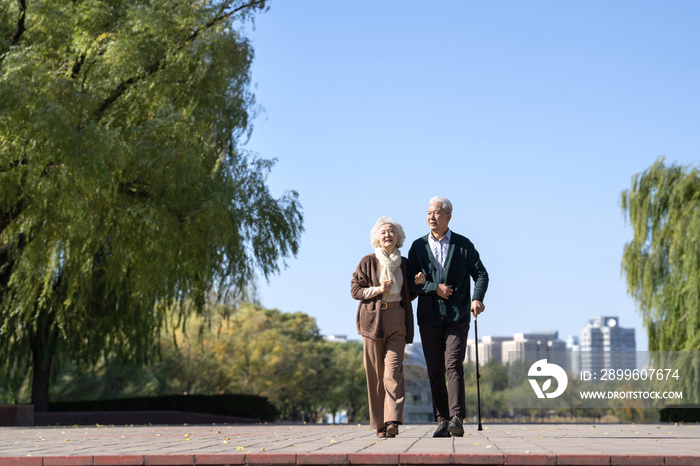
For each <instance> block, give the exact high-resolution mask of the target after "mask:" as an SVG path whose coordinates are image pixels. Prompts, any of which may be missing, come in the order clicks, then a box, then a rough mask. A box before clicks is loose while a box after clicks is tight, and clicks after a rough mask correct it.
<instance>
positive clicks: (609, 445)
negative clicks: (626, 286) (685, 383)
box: [0, 424, 700, 466]
mask: <svg viewBox="0 0 700 466" xmlns="http://www.w3.org/2000/svg"><path fill="white" fill-rule="evenodd" d="M433 428H434V426H433V425H422V424H421V425H406V426H402V428H401V434H400V435H399V436H398V437H397V438H393V439H385V440H378V439H377V438H376V436H375V433H374V431H372V430H370V429H369V428H368V426H367V425H357V424H355V425H333V426H329V425H298V424H294V425H287V424H269V425H260V424H258V425H221V424H216V425H191V426H188V425H169V426H164V425H163V426H161V425H159V426H72V427H65V426H64V427H58V426H55V427H4V428H0V466H73V465H75V466H78V465H81V466H98V465H104V466H110V465H163V466H165V465H172V466H180V465H196V464H210V465H212V464H217V465H223V464H231V465H236V464H240V465H243V464H245V465H256V466H257V465H261V466H262V465H279V466H286V465H307V464H308V465H332V464H345V465H348V464H350V465H382V464H391V465H394V464H396V465H398V464H400V465H425V464H438V465H440V464H497V465H511V464H521V465H525V464H537V465H544V464H569V465H598V464H605V465H616V464H620V465H623V464H635V465H642V464H654V465H656V464H662V465H685V464H697V465H700V425H698V424H687V425H683V424H679V425H673V424H600V425H593V424H559V425H551V424H492V425H487V426H485V428H484V430H483V431H481V432H479V431H477V430H476V427H475V426H465V430H466V433H465V436H464V437H462V438H446V439H434V438H432V432H433Z"/></svg>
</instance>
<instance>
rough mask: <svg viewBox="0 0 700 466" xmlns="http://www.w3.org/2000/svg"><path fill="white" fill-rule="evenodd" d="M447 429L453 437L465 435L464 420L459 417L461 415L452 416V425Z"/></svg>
mask: <svg viewBox="0 0 700 466" xmlns="http://www.w3.org/2000/svg"><path fill="white" fill-rule="evenodd" d="M447 430H448V431H449V432H450V434H452V436H453V437H463V436H464V428H463V427H462V420H461V419H460V418H459V416H452V419H451V420H450V426H449V427H448V428H447Z"/></svg>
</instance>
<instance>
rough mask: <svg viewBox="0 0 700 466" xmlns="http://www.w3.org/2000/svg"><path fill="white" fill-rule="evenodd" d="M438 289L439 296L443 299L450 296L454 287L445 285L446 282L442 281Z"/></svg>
mask: <svg viewBox="0 0 700 466" xmlns="http://www.w3.org/2000/svg"><path fill="white" fill-rule="evenodd" d="M436 291H437V294H438V296H440V297H441V298H443V299H447V298H449V297H450V296H451V295H452V293H453V290H452V287H451V286H450V285H445V284H444V283H440V284H439V285H438V287H437V290H436Z"/></svg>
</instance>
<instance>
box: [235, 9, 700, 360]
mask: <svg viewBox="0 0 700 466" xmlns="http://www.w3.org/2000/svg"><path fill="white" fill-rule="evenodd" d="M699 20H700V3H697V2H690V1H685V2H683V1H677V2H645V1H634V2H632V1H616V2H602V1H585V2H555V1H527V2H515V1H512V2H503V1H489V2H474V1H466V0H464V1H445V2H439V3H430V2H417V1H409V0H403V1H384V2H370V1H364V0H363V1H359V0H354V1H352V2H350V1H327V0H325V1H324V0H319V1H311V0H297V1H293V2H290V1H273V2H272V3H271V8H270V10H269V11H267V12H265V13H263V14H261V15H259V16H258V17H257V19H256V22H255V29H254V30H252V31H250V32H249V33H248V35H249V38H250V41H251V43H252V45H253V47H254V49H255V61H254V65H253V70H252V78H253V83H254V88H253V90H254V92H255V94H256V96H257V102H258V104H259V105H260V106H261V108H262V110H261V112H260V114H259V116H258V117H257V118H256V119H255V120H254V131H253V135H252V137H251V139H250V141H249V142H248V143H247V145H246V148H247V149H249V150H251V151H255V152H257V153H259V155H260V156H261V157H264V158H277V159H278V163H277V165H276V166H275V167H274V169H273V171H272V173H271V174H270V176H269V178H268V181H269V185H270V188H271V190H272V192H273V194H275V195H277V196H279V195H282V193H283V192H284V191H285V190H291V189H294V190H296V191H298V192H299V196H300V201H301V203H302V205H303V208H304V214H305V228H306V231H305V233H304V234H303V237H302V242H301V249H300V252H299V254H298V256H297V257H296V258H291V259H288V260H287V268H286V269H285V270H283V271H282V272H281V273H280V274H279V275H277V276H274V277H271V279H270V281H269V284H268V283H265V281H264V280H261V282H260V286H259V296H260V301H261V303H262V304H263V305H264V306H266V307H271V308H277V309H280V310H282V311H287V312H294V311H303V312H305V313H307V314H310V315H312V316H313V317H315V318H316V319H317V322H318V325H319V327H320V329H321V332H322V333H324V334H347V335H348V336H349V337H351V338H359V337H357V334H356V329H355V314H356V310H357V301H355V300H353V299H352V298H351V296H350V279H351V275H352V273H353V272H354V270H355V268H356V266H357V264H358V262H359V260H360V258H361V257H362V256H364V255H365V254H369V253H371V252H372V249H371V247H370V244H369V231H370V229H371V227H372V225H373V224H374V222H375V221H376V219H377V218H379V217H380V216H382V215H389V216H391V217H393V218H394V219H395V220H397V221H398V222H400V223H401V224H402V225H403V227H404V230H405V231H406V234H407V237H408V240H407V244H406V245H405V246H404V247H403V248H402V250H403V251H404V253H405V254H407V253H408V248H409V246H410V242H411V241H412V240H413V239H415V238H417V237H419V236H421V235H424V234H426V233H427V232H428V229H427V225H426V220H425V212H426V210H427V206H428V200H429V199H430V198H431V197H433V196H436V195H441V196H445V197H448V198H449V199H450V200H451V201H452V203H453V205H454V213H453V218H452V222H451V224H450V226H451V228H452V229H453V230H454V231H456V232H458V233H461V234H463V235H465V236H467V237H469V238H470V239H471V240H472V241H473V242H474V243H475V245H476V247H477V249H478V250H479V252H480V254H481V257H482V260H483V262H484V264H485V266H486V268H487V270H488V271H489V274H490V278H491V282H490V285H489V291H488V293H487V296H486V300H485V304H486V312H485V314H483V316H482V317H480V319H479V334H480V336H484V335H506V336H507V335H512V334H514V333H518V332H530V331H537V330H559V333H560V336H561V337H562V338H564V339H565V338H566V337H567V336H568V335H571V334H573V335H580V330H581V327H583V326H584V325H585V324H586V323H587V321H588V319H589V318H590V317H591V316H594V315H616V316H619V317H620V325H622V326H623V327H635V328H636V332H637V348H638V349H639V350H646V349H647V338H646V333H645V331H644V329H643V327H642V321H641V318H640V317H639V315H638V314H637V312H636V309H635V304H634V302H633V300H632V299H631V298H630V297H629V295H628V294H627V292H626V287H625V283H624V280H623V278H622V276H621V270H620V260H621V256H622V250H623V247H624V245H625V243H626V242H628V241H629V240H630V239H631V237H632V231H631V228H630V227H629V225H628V224H627V223H626V222H625V219H624V217H623V215H622V211H621V209H620V194H621V192H622V191H623V190H625V189H627V188H629V187H630V186H631V179H632V176H633V175H634V174H636V173H639V172H641V171H643V170H645V169H647V168H648V167H649V166H650V165H651V164H652V163H653V162H654V161H655V160H656V159H657V158H658V157H660V156H666V160H667V161H668V162H677V163H681V164H695V163H698V160H700V133H699V132H698V129H699V123H700V86H698V82H700V81H699V79H698V78H699V77H700V76H699V75H700V47H698V44H700V28H699V27H698V22H699ZM416 334H417V332H416Z"/></svg>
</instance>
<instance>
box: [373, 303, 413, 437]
mask: <svg viewBox="0 0 700 466" xmlns="http://www.w3.org/2000/svg"><path fill="white" fill-rule="evenodd" d="M380 312H382V326H383V330H384V338H383V339H378V340H373V339H371V338H367V337H362V347H363V348H364V363H365V373H366V374H367V394H368V395H369V423H370V427H371V428H372V429H379V428H380V427H384V425H385V423H386V422H390V421H395V422H398V423H399V424H402V423H403V404H404V398H405V390H404V384H403V355H404V349H405V347H406V313H405V311H404V310H403V308H402V307H401V306H398V307H393V308H390V309H384V310H382V311H380Z"/></svg>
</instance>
